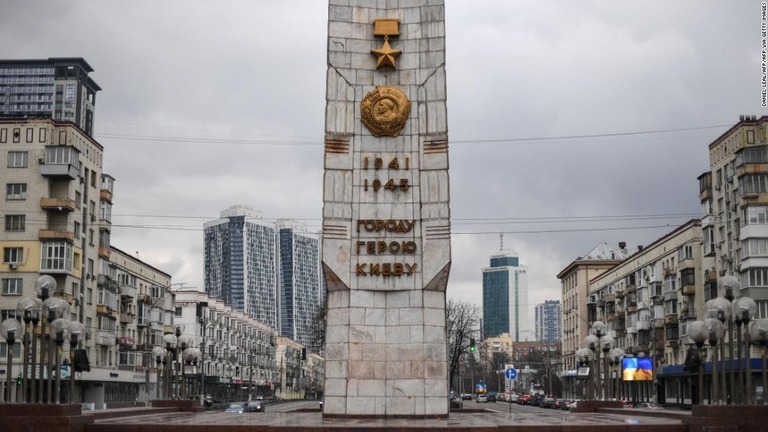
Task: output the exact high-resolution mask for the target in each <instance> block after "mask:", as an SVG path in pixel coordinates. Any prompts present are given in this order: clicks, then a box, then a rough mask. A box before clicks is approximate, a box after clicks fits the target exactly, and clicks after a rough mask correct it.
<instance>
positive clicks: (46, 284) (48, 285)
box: [32, 275, 56, 402]
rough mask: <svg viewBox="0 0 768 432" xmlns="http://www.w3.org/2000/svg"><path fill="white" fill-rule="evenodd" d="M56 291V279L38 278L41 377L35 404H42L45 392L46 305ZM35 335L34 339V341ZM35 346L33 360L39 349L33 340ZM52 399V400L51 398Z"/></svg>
mask: <svg viewBox="0 0 768 432" xmlns="http://www.w3.org/2000/svg"><path fill="white" fill-rule="evenodd" d="M54 291H56V279H54V278H53V277H51V276H49V275H43V276H40V277H39V278H37V280H36V281H35V292H36V293H37V297H38V298H39V299H40V302H41V303H40V317H41V321H40V377H39V379H38V381H37V385H36V386H35V387H36V389H35V391H34V401H35V402H38V401H39V402H42V401H43V391H44V387H43V386H44V383H43V380H44V379H45V378H46V375H45V367H46V361H45V359H46V358H47V353H48V349H47V348H48V347H47V346H46V338H45V335H46V329H45V326H46V324H47V322H48V313H47V311H48V306H47V305H46V303H45V302H46V301H47V300H48V298H49V297H50V296H51V294H53V292H54ZM34 338H35V337H34V335H33V339H34ZM32 342H33V346H32V358H33V359H34V358H35V357H36V356H35V351H36V349H37V344H36V343H35V341H34V340H33V341H32ZM34 374H35V373H34V372H33V373H32V379H33V380H34V378H35V377H34ZM49 399H50V398H49Z"/></svg>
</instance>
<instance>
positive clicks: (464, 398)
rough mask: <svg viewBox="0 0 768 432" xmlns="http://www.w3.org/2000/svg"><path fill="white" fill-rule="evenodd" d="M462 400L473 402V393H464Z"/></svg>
mask: <svg viewBox="0 0 768 432" xmlns="http://www.w3.org/2000/svg"><path fill="white" fill-rule="evenodd" d="M461 400H472V394H471V393H462V394H461Z"/></svg>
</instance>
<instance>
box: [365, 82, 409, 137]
mask: <svg viewBox="0 0 768 432" xmlns="http://www.w3.org/2000/svg"><path fill="white" fill-rule="evenodd" d="M360 111H361V116H362V121H363V124H364V125H365V127H367V128H368V130H369V131H371V134H373V135H374V136H377V137H380V136H391V137H396V136H398V135H400V132H401V131H402V130H403V127H405V121H406V120H408V115H409V114H410V113H411V101H409V100H408V97H406V96H405V93H403V91H402V90H400V89H399V88H397V87H394V86H378V87H376V89H374V90H372V91H370V92H369V93H368V94H367V95H365V97H364V98H363V101H362V102H361V103H360Z"/></svg>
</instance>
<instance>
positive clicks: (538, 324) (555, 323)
mask: <svg viewBox="0 0 768 432" xmlns="http://www.w3.org/2000/svg"><path fill="white" fill-rule="evenodd" d="M562 315H563V310H562V308H561V307H560V300H545V301H544V303H539V304H537V305H536V307H535V308H534V323H535V329H534V333H535V335H536V340H541V341H547V342H560V339H561V337H562V319H563V316H562Z"/></svg>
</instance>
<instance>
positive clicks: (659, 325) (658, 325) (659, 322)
mask: <svg viewBox="0 0 768 432" xmlns="http://www.w3.org/2000/svg"><path fill="white" fill-rule="evenodd" d="M653 327H654V328H664V318H657V319H655V320H653Z"/></svg>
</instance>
